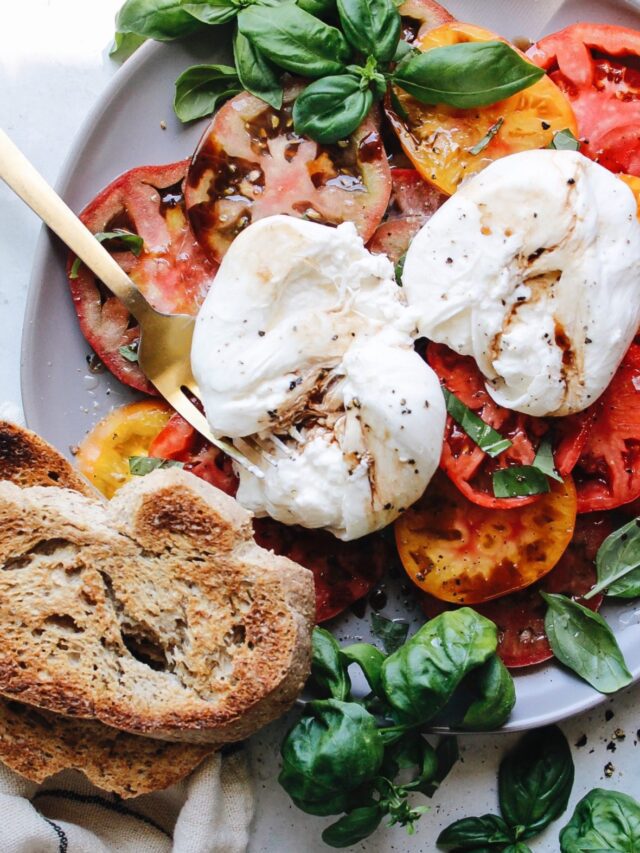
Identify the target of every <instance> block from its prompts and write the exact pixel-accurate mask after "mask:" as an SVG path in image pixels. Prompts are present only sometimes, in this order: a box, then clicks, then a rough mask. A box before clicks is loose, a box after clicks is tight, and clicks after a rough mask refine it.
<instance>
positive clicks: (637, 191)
mask: <svg viewBox="0 0 640 853" xmlns="http://www.w3.org/2000/svg"><path fill="white" fill-rule="evenodd" d="M618 177H619V178H620V180H621V181H624V182H625V184H626V185H627V186H628V187H630V189H631V191H632V193H633V194H634V196H635V197H636V202H637V204H638V218H639V219H640V178H638V177H636V175H625V174H624V172H621V173H620V174H619V175H618Z"/></svg>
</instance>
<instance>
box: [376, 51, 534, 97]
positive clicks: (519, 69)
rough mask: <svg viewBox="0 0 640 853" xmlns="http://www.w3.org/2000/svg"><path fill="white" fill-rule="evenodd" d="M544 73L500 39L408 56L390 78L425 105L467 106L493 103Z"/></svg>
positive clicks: (520, 88)
mask: <svg viewBox="0 0 640 853" xmlns="http://www.w3.org/2000/svg"><path fill="white" fill-rule="evenodd" d="M543 76H544V71H543V69H542V68H538V67H537V66H536V65H533V64H532V63H531V62H528V61H527V60H526V59H524V58H523V57H522V56H520V54H519V53H518V52H517V51H516V50H514V49H513V48H512V47H510V45H508V44H506V43H505V42H502V41H484V42H463V43H461V44H453V45H448V46H447V47H435V48H432V49H431V50H427V51H425V52H424V53H418V54H413V55H411V56H407V57H406V59H403V60H402V62H400V64H399V65H398V66H397V68H396V70H395V71H394V72H393V77H392V79H393V82H394V83H395V84H396V85H397V86H400V88H401V89H404V90H405V91H406V92H408V93H409V94H410V95H413V97H414V98H416V99H417V100H419V101H421V102H422V103H424V104H449V105H450V106H452V107H460V108H462V109H468V108H470V107H484V106H488V105H489V104H495V103H496V102H497V101H501V100H503V99H504V98H508V97H509V96H510V95H515V94H516V92H520V91H522V90H523V89H527V88H528V87H529V86H531V85H533V84H534V83H535V82H536V81H537V80H539V79H540V78H541V77H543Z"/></svg>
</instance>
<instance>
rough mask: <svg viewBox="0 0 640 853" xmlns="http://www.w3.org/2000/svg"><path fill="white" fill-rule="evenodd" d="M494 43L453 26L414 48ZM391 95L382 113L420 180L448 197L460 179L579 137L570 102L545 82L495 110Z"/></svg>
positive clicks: (481, 32) (484, 34) (467, 27)
mask: <svg viewBox="0 0 640 853" xmlns="http://www.w3.org/2000/svg"><path fill="white" fill-rule="evenodd" d="M493 39H500V37H499V36H497V35H496V34H495V33H492V32H491V31H490V30H485V29H482V28H481V27H475V26H472V25H471V24H462V23H458V22H455V23H449V24H445V25H444V26H441V27H437V28H436V29H434V30H429V31H428V32H426V33H424V34H423V35H421V36H419V37H418V39H417V40H416V41H415V42H414V43H413V46H414V47H417V48H419V49H420V50H430V49H431V48H433V47H444V46H446V45H452V44H460V43H462V42H470V41H472V42H477V41H490V40H493ZM500 40H501V41H504V39H500ZM523 55H524V54H523ZM394 94H395V97H396V98H397V101H396V100H395V99H394V100H393V101H388V102H387V106H386V112H387V116H388V118H389V120H390V122H391V124H392V126H393V128H394V130H395V132H396V134H397V135H398V138H399V139H400V143H401V145H402V147H403V149H404V151H405V153H406V154H407V156H408V157H409V159H410V160H411V161H412V163H413V164H414V166H415V167H416V169H417V170H418V171H419V172H420V174H421V175H422V177H423V178H425V179H426V180H427V181H429V182H430V183H432V184H435V186H436V187H438V189H439V190H442V192H445V193H448V194H449V195H451V194H452V193H454V192H455V191H456V189H457V188H458V186H459V184H460V183H461V182H462V181H463V180H464V179H465V178H468V177H469V176H470V175H474V174H476V173H477V172H480V171H481V170H482V169H484V168H485V167H486V166H488V165H489V163H491V162H493V160H498V159H499V158H500V157H505V156H506V155H507V154H515V153H516V152H518V151H527V150H529V149H532V148H546V147H547V146H548V145H549V144H550V142H551V141H552V139H553V134H554V133H555V132H556V131H558V130H564V129H566V128H568V129H569V130H571V131H572V133H574V135H576V136H577V134H578V128H577V125H576V120H575V116H574V114H573V110H572V109H571V105H570V103H569V101H568V100H567V98H566V97H565V96H564V95H563V94H562V92H561V91H560V89H559V88H558V87H557V86H556V84H555V83H553V81H552V80H550V79H549V78H548V77H543V78H542V79H541V80H538V82H537V83H534V85H533V86H530V87H529V88H528V89H524V90H523V91H522V92H518V93H517V94H516V95H512V96H511V97H510V98H506V99H505V100H503V101H499V102H498V103H496V104H492V105H491V106H488V107H478V108H474V109H468V110H462V109H457V108H456V107H449V106H446V105H445V104H437V105H436V106H430V105H429V104H421V103H420V102H419V101H417V100H416V99H415V98H413V97H412V96H411V95H408V94H407V93H406V92H404V91H403V90H402V89H398V88H395V89H394ZM492 129H497V132H496V133H495V135H494V136H493V138H492V139H491V140H490V141H489V142H488V144H487V145H486V147H485V148H484V149H483V150H482V151H481V152H480V153H478V154H473V153H472V151H471V149H473V147H474V146H476V145H477V144H478V143H480V142H481V141H482V140H483V139H484V138H485V137H486V135H487V133H489V132H490V131H491V130H492Z"/></svg>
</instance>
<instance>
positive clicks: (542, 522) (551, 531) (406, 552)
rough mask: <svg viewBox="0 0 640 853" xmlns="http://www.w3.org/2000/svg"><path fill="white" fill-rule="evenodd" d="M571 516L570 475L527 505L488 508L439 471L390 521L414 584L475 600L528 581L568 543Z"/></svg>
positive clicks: (437, 594) (573, 516) (545, 570)
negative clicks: (415, 501) (412, 501)
mask: <svg viewBox="0 0 640 853" xmlns="http://www.w3.org/2000/svg"><path fill="white" fill-rule="evenodd" d="M575 519H576V493H575V488H574V486H573V483H572V482H571V478H567V479H566V480H565V481H564V483H557V482H555V481H554V482H553V483H552V484H551V491H550V492H548V493H547V494H545V495H542V496H541V497H540V500H538V501H536V503H534V504H530V505H528V506H521V507H517V508H515V509H508V510H505V509H487V508H486V507H481V506H478V505H477V504H474V503H471V501H468V500H467V499H466V498H465V497H464V495H462V494H461V493H460V492H459V491H458V490H457V489H456V487H455V486H454V485H453V483H452V482H451V481H450V480H449V479H448V477H446V476H445V475H444V474H443V473H442V472H438V473H436V475H435V477H434V478H433V479H432V480H431V483H430V484H429V486H428V487H427V490H426V492H425V493H424V495H423V496H422V497H421V498H420V500H419V501H418V502H417V503H416V504H414V505H413V506H412V507H411V508H410V509H409V510H407V512H406V513H405V514H404V515H402V516H400V518H399V519H398V520H397V521H396V523H395V534H396V544H397V547H398V553H399V554H400V559H401V561H402V565H403V567H404V570H405V571H406V572H407V574H408V575H409V577H410V578H411V580H412V581H413V582H414V583H415V584H416V586H419V587H420V589H422V590H424V591H425V592H428V593H429V594H430V595H434V596H435V597H436V598H441V599H443V600H444V601H451V602H453V603H455V604H477V603H479V602H483V601H488V600H489V599H492V598H498V597H500V596H502V595H507V593H510V592H514V591H515V590H518V589H522V588H524V587H526V586H530V585H531V584H532V583H534V582H535V581H537V580H539V579H540V578H541V577H543V576H544V575H546V574H547V573H548V572H550V571H551V569H552V568H553V567H554V566H555V564H556V563H557V562H558V560H559V559H560V557H561V556H562V553H563V551H564V550H565V548H566V547H567V545H568V544H569V541H570V540H571V536H572V534H573V528H574V524H575Z"/></svg>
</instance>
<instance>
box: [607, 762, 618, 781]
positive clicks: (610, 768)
mask: <svg viewBox="0 0 640 853" xmlns="http://www.w3.org/2000/svg"><path fill="white" fill-rule="evenodd" d="M615 772H616V768H615V767H614V766H613V764H612V763H611V762H610V761H608V762H607V763H606V764H605V765H604V775H605V776H606V777H607V779H611V777H612V776H613V774H614V773H615Z"/></svg>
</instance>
